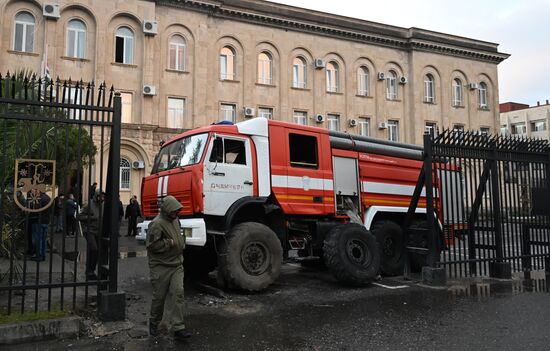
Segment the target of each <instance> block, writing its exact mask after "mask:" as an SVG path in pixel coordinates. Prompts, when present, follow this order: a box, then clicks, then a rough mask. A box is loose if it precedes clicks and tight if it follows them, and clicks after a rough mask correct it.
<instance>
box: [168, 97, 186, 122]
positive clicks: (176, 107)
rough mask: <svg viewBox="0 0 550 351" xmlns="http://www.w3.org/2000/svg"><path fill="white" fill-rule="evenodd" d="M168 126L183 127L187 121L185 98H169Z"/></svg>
mask: <svg viewBox="0 0 550 351" xmlns="http://www.w3.org/2000/svg"><path fill="white" fill-rule="evenodd" d="M167 112H168V113H167V121H166V126H167V127H168V128H177V129H183V125H184V121H185V99H182V98H168V111H167Z"/></svg>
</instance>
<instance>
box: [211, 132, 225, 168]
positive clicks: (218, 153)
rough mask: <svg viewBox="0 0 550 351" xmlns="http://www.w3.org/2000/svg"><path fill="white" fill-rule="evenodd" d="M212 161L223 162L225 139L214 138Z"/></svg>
mask: <svg viewBox="0 0 550 351" xmlns="http://www.w3.org/2000/svg"><path fill="white" fill-rule="evenodd" d="M210 162H219V163H222V162H223V139H222V138H216V139H214V146H213V147H212V154H210Z"/></svg>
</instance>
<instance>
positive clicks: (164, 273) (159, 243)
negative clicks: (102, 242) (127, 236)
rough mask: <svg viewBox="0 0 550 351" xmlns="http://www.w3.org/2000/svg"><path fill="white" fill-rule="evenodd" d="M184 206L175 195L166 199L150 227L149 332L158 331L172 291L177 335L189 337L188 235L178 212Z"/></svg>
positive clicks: (148, 250) (154, 333)
mask: <svg viewBox="0 0 550 351" xmlns="http://www.w3.org/2000/svg"><path fill="white" fill-rule="evenodd" d="M181 208H182V206H181V204H180V203H179V202H178V200H176V199H175V198H174V197H173V196H166V197H165V198H164V199H163V200H162V204H161V207H160V214H159V215H158V216H157V217H155V219H153V221H152V222H151V223H150V224H149V228H148V230H147V239H146V240H147V241H146V243H147V244H146V245H147V257H148V258H149V270H150V274H151V284H152V285H153V300H152V301H151V314H150V319H149V334H151V336H155V335H157V328H158V324H159V323H160V321H161V320H162V315H163V312H164V302H165V299H166V295H167V294H168V292H170V293H171V295H172V299H171V302H172V305H171V306H169V310H170V311H172V323H171V324H172V330H173V331H174V337H175V338H177V339H183V338H188V337H190V336H191V333H190V332H189V331H187V330H185V324H184V323H183V250H184V249H185V237H184V236H183V235H182V234H181V228H180V222H179V219H178V212H179V211H180V210H181Z"/></svg>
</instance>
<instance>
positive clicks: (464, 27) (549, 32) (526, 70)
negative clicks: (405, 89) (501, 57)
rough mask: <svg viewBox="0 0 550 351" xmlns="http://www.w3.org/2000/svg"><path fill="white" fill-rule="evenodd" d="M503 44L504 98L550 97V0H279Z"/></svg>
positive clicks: (501, 73) (531, 100) (527, 100)
mask: <svg viewBox="0 0 550 351" xmlns="http://www.w3.org/2000/svg"><path fill="white" fill-rule="evenodd" d="M273 1H274V2H279V3H284V4H288V5H292V6H298V7H304V8H309V9H313V10H317V11H323V12H329V13H334V14H338V15H343V16H349V17H355V18H360V19H364V20H368V21H374V22H380V23H384V24H391V25H395V26H399V27H404V28H409V27H417V28H423V29H428V30H432V31H436V32H443V33H448V34H454V35H459V36H464V37H468V38H473V39H479V40H483V41H489V42H493V43H497V44H500V45H499V51H500V52H504V53H507V54H511V55H512V56H511V57H510V58H508V59H507V60H505V61H503V62H502V63H500V64H499V66H498V74H499V77H498V81H499V89H500V102H507V101H514V102H521V103H526V104H529V105H531V106H533V105H535V104H536V103H537V101H540V102H541V103H545V102H546V99H550V0H461V1H456V0H454V1H450V0H391V1H390V0H376V1H358V0H273Z"/></svg>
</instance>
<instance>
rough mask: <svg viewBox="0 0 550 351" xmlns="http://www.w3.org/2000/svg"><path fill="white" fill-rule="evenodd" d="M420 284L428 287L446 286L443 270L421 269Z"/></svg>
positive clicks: (445, 276) (445, 275)
mask: <svg viewBox="0 0 550 351" xmlns="http://www.w3.org/2000/svg"><path fill="white" fill-rule="evenodd" d="M422 283H423V284H425V285H430V286H445V285H447V273H446V272H445V268H443V267H441V268H433V267H422Z"/></svg>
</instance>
